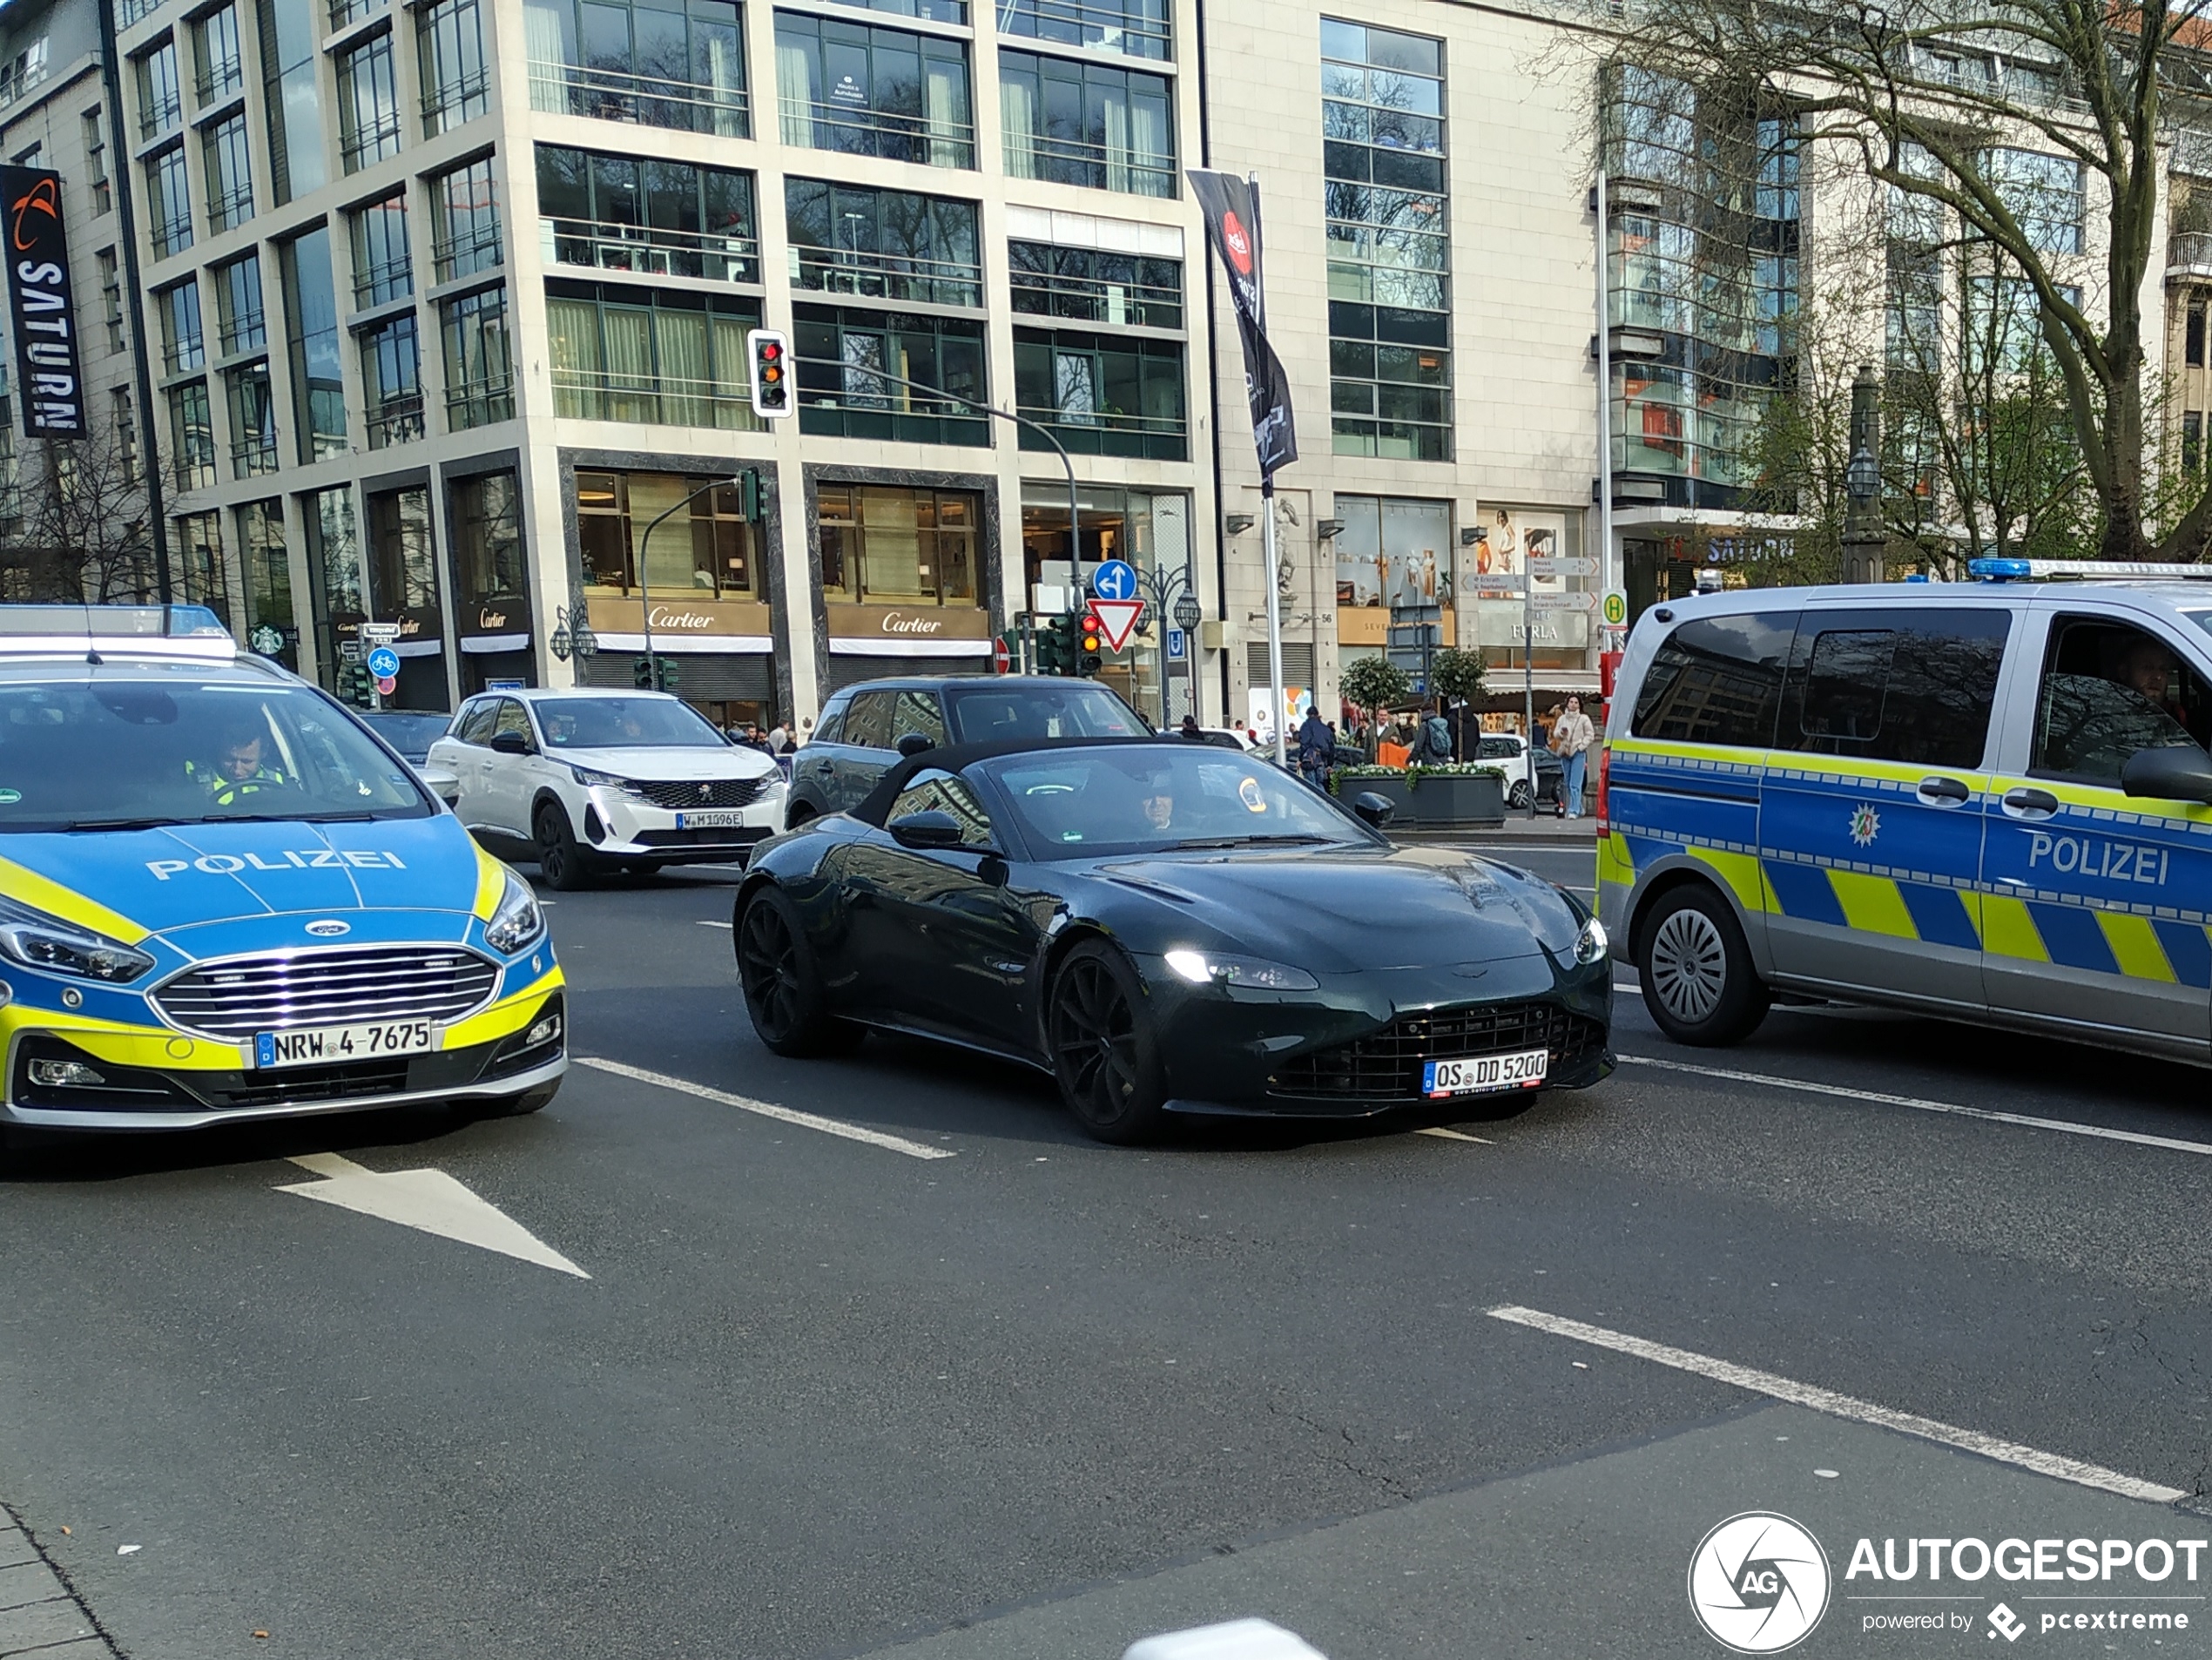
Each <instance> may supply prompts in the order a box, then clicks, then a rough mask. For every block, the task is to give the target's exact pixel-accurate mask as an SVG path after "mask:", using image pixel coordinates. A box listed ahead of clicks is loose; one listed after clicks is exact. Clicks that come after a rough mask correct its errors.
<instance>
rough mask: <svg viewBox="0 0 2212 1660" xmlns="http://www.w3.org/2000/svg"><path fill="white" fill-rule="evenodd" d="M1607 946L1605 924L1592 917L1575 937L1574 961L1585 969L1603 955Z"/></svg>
mask: <svg viewBox="0 0 2212 1660" xmlns="http://www.w3.org/2000/svg"><path fill="white" fill-rule="evenodd" d="M1607 946H1608V941H1607V940H1606V937H1605V924H1604V923H1602V922H1601V921H1598V920H1597V918H1595V916H1593V917H1592V918H1590V920H1589V921H1587V922H1585V923H1583V924H1582V931H1581V933H1580V934H1578V935H1575V962H1579V963H1581V965H1582V967H1584V968H1588V967H1589V966H1590V964H1592V963H1593V962H1596V961H1597V960H1598V959H1599V958H1600V957H1602V956H1603V955H1605V953H1606V949H1607Z"/></svg>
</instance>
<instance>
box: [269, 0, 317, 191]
mask: <svg viewBox="0 0 2212 1660" xmlns="http://www.w3.org/2000/svg"><path fill="white" fill-rule="evenodd" d="M260 7H261V9H260V33H261V73H262V75H263V76H264V77H265V79H264V82H263V89H264V91H265V92H266V96H267V99H268V102H267V104H266V106H265V107H266V109H267V111H268V114H269V168H270V172H271V174H272V179H271V189H272V191H273V192H274V195H275V198H276V201H277V203H278V205H279V206H282V205H283V204H284V203H286V202H288V201H290V200H292V199H293V198H294V197H296V196H306V195H308V194H311V193H312V192H315V191H318V190H320V189H321V188H322V186H324V185H325V184H327V183H328V182H329V179H330V166H329V164H328V162H327V161H326V160H325V159H324V156H323V122H322V91H321V89H320V87H319V86H318V85H317V84H316V81H315V69H316V65H315V57H316V51H315V47H316V39H315V37H316V32H317V31H316V29H315V21H316V20H315V14H314V8H313V7H312V6H310V5H308V4H306V3H304V0H260Z"/></svg>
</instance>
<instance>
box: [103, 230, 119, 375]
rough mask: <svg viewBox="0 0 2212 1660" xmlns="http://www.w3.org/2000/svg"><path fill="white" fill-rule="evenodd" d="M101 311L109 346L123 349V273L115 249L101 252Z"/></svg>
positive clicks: (114, 350) (116, 349)
mask: <svg viewBox="0 0 2212 1660" xmlns="http://www.w3.org/2000/svg"><path fill="white" fill-rule="evenodd" d="M99 267H100V311H101V313H102V314H103V316H104V318H105V321H106V323H107V348H108V350H110V351H111V352H119V351H121V350H122V349H123V344H124V342H123V273H122V271H121V269H120V267H118V264H117V261H116V257H115V250H114V249H113V248H102V249H101V250H100V252H99Z"/></svg>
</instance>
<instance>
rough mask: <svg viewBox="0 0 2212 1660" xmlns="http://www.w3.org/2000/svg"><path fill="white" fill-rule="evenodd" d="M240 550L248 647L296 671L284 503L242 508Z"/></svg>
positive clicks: (296, 643)
mask: <svg viewBox="0 0 2212 1660" xmlns="http://www.w3.org/2000/svg"><path fill="white" fill-rule="evenodd" d="M238 549H239V564H240V565H242V566H243V567H244V568H245V574H246V644H248V645H250V646H251V647H252V648H253V650H254V651H259V652H260V654H261V655H262V656H263V657H269V658H275V659H276V660H277V661H278V662H280V663H281V664H283V665H284V666H285V667H286V668H287V669H291V670H293V671H297V670H298V668H299V666H300V626H299V622H298V619H297V618H296V617H294V616H293V610H292V556H291V553H290V552H289V550H287V548H286V547H285V545H284V503H282V502H248V503H246V505H245V506H244V507H241V508H240V509H239V510H238Z"/></svg>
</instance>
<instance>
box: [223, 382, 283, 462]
mask: <svg viewBox="0 0 2212 1660" xmlns="http://www.w3.org/2000/svg"><path fill="white" fill-rule="evenodd" d="M223 399H224V402H225V404H226V406H227V408H228V409H229V412H230V417H231V476H233V477H234V478H251V477H253V476H254V475H255V474H257V473H273V472H274V471H276V469H277V439H276V399H275V398H274V397H273V395H271V393H270V389H269V365H268V361H267V360H266V358H264V359H261V360H260V361H255V362H252V363H245V364H241V365H239V367H238V368H232V369H225V370H224V371H223Z"/></svg>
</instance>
